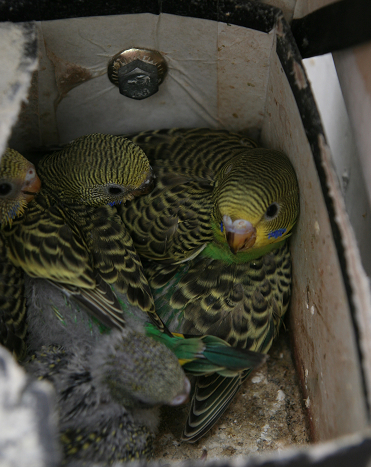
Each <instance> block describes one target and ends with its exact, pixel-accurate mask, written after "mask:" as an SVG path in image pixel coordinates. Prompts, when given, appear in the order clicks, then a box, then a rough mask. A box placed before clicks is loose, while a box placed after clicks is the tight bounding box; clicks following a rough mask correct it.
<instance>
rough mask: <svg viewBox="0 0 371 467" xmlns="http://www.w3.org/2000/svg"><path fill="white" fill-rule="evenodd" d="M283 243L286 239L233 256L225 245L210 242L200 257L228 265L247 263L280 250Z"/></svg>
mask: <svg viewBox="0 0 371 467" xmlns="http://www.w3.org/2000/svg"><path fill="white" fill-rule="evenodd" d="M285 241H286V239H285V240H281V241H280V242H276V243H270V244H268V245H265V246H262V247H260V248H256V249H253V250H250V251H242V252H239V253H236V254H233V253H232V252H231V250H230V249H229V246H228V245H227V243H216V242H210V243H209V244H208V245H207V247H206V248H205V249H204V250H203V251H202V253H201V255H203V256H207V257H209V258H213V259H218V260H222V261H225V262H226V263H228V264H233V263H247V262H249V261H252V260H254V259H257V258H260V257H261V256H264V255H266V254H268V253H269V252H271V251H272V250H275V249H276V248H280V247H281V246H283V244H284V243H285Z"/></svg>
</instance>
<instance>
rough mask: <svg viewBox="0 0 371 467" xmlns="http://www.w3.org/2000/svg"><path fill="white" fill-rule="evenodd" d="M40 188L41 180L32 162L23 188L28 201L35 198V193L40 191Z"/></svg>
mask: <svg viewBox="0 0 371 467" xmlns="http://www.w3.org/2000/svg"><path fill="white" fill-rule="evenodd" d="M40 188H41V181H40V179H39V177H38V175H37V173H36V170H35V167H34V166H33V164H30V166H29V168H28V171H27V174H26V176H25V179H24V183H23V185H22V188H21V191H22V193H23V194H24V195H25V196H24V197H25V200H26V201H27V203H28V202H30V201H32V200H33V199H34V197H35V195H37V193H38V192H39V191H40Z"/></svg>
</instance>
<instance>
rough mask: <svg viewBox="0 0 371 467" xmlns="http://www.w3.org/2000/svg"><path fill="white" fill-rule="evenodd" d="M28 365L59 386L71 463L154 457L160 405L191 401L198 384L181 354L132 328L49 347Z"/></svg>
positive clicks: (62, 428) (65, 449) (64, 441)
mask: <svg viewBox="0 0 371 467" xmlns="http://www.w3.org/2000/svg"><path fill="white" fill-rule="evenodd" d="M27 369H28V371H29V372H30V373H31V374H33V375H34V376H36V377H38V378H41V379H47V380H49V381H51V382H52V383H53V386H54V388H55V390H56V394H57V402H58V415H59V430H60V440H61V445H62V449H63V454H64V456H63V457H64V464H65V463H68V462H70V461H73V462H82V463H83V465H86V464H85V463H89V465H90V463H92V462H102V463H104V465H111V464H112V463H113V462H119V461H121V462H125V461H131V460H139V459H142V458H145V459H150V457H151V455H152V442H153V439H154V435H155V433H156V429H157V426H158V423H159V407H160V406H162V405H173V406H174V405H179V404H182V403H184V402H185V401H186V400H187V399H188V396H189V391H190V383H189V381H188V379H187V378H186V376H185V374H184V372H183V370H182V369H181V367H180V365H179V364H178V361H177V358H176V357H175V355H174V354H173V353H172V352H171V351H170V350H169V349H167V348H166V347H165V346H163V345H162V344H160V343H158V342H156V341H155V340H153V339H150V338H148V337H146V336H144V335H142V334H140V333H137V332H136V331H134V330H131V329H124V330H122V331H118V330H115V331H113V332H112V333H111V334H110V335H109V336H104V337H102V338H101V339H100V341H99V345H95V346H94V345H91V343H90V344H89V343H81V342H77V343H74V344H72V345H71V346H70V347H69V348H68V349H66V348H63V347H56V346H50V347H45V348H43V349H42V350H40V351H38V352H36V354H35V355H34V357H33V359H32V360H31V362H30V363H29V364H28V365H27ZM74 465H75V464H74ZM78 465H80V464H78Z"/></svg>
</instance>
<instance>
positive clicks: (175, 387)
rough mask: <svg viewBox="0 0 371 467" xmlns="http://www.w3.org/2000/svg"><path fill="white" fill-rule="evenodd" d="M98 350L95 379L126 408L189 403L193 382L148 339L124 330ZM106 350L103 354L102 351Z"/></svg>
mask: <svg viewBox="0 0 371 467" xmlns="http://www.w3.org/2000/svg"><path fill="white" fill-rule="evenodd" d="M106 339H109V340H110V343H109V348H108V349H107V346H104V345H102V346H99V349H97V350H96V352H95V354H94V356H93V358H94V364H93V366H94V369H93V372H92V374H93V377H94V379H96V380H97V381H98V384H100V385H102V386H104V387H105V388H106V389H108V390H109V393H110V395H111V397H112V398H113V399H114V400H115V401H116V402H118V403H119V404H121V405H123V406H124V407H127V408H129V407H136V408H150V407H157V406H161V405H180V404H183V403H184V402H186V401H187V400H188V397H189V392H190V382H189V380H188V379H187V378H186V376H185V374H184V371H183V370H182V368H181V366H180V365H179V363H178V359H177V358H176V356H175V354H173V353H172V352H171V351H170V350H169V349H168V348H167V347H165V346H164V345H163V344H161V343H160V342H157V341H155V340H154V339H151V338H150V337H146V336H145V335H143V334H141V333H139V332H136V331H133V330H129V329H124V330H123V331H113V332H112V333H111V334H110V335H109V336H107V337H106ZM101 349H103V351H101Z"/></svg>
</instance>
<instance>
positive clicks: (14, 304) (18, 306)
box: [0, 232, 27, 360]
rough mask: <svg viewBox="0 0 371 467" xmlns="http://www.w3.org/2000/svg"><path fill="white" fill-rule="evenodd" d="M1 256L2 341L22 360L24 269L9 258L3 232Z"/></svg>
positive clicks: (0, 315)
mask: <svg viewBox="0 0 371 467" xmlns="http://www.w3.org/2000/svg"><path fill="white" fill-rule="evenodd" d="M0 258H1V261H0V343H1V344H2V345H4V346H5V347H6V348H7V349H9V350H10V351H11V352H13V353H14V355H15V357H16V358H17V359H18V360H22V359H23V358H24V357H25V356H26V344H25V337H26V332H27V323H26V301H25V297H24V279H23V271H22V269H21V268H18V267H16V266H14V264H13V263H12V262H11V261H9V260H8V258H7V248H6V243H5V238H4V237H3V236H2V234H1V232H0Z"/></svg>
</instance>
